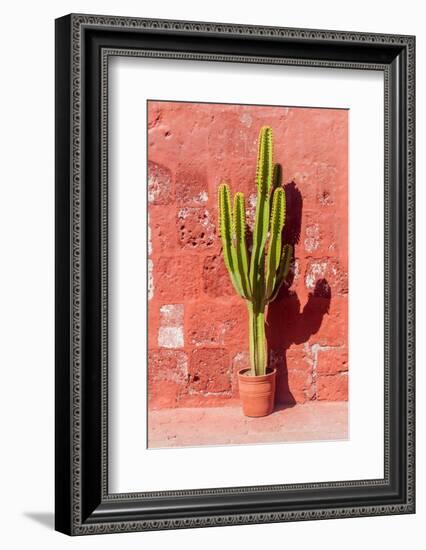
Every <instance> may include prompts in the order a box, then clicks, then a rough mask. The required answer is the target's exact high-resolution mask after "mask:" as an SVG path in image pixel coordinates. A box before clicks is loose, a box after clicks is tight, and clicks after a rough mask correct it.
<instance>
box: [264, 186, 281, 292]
mask: <svg viewBox="0 0 426 550" xmlns="http://www.w3.org/2000/svg"><path fill="white" fill-rule="evenodd" d="M284 221H285V193H284V190H283V188H282V187H278V188H277V189H275V191H274V195H273V200H272V213H271V230H270V235H269V247H268V255H267V259H266V290H265V295H266V297H267V299H268V298H269V297H270V296H271V295H272V293H273V290H274V287H275V279H276V275H277V269H278V267H279V265H280V261H281V233H282V230H283V226H284Z"/></svg>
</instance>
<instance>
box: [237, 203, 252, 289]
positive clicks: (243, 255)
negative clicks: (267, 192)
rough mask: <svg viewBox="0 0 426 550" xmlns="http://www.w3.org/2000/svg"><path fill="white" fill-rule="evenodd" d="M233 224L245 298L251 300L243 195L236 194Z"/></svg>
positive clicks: (239, 271) (240, 277) (240, 278)
mask: <svg viewBox="0 0 426 550" xmlns="http://www.w3.org/2000/svg"><path fill="white" fill-rule="evenodd" d="M233 222H234V236H235V260H236V266H237V267H238V273H239V280H240V282H241V289H242V292H243V294H244V297H245V298H246V299H247V300H249V299H250V298H251V290H250V281H249V273H248V256H247V245H246V207H245V200H244V194H243V193H235V196H234V214H233Z"/></svg>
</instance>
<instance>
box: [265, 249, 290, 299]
mask: <svg viewBox="0 0 426 550" xmlns="http://www.w3.org/2000/svg"><path fill="white" fill-rule="evenodd" d="M292 256H293V247H292V245H291V244H285V245H284V246H283V250H282V254H281V262H280V265H279V267H278V272H277V276H276V280H275V286H274V289H273V292H272V295H271V297H270V298H269V302H272V301H273V300H275V298H276V297H277V295H278V292H279V290H280V288H281V285H282V284H283V282H284V281H285V279H286V277H287V275H288V272H289V270H290V262H291V258H292Z"/></svg>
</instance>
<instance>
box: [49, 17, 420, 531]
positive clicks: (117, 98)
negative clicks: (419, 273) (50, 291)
mask: <svg viewBox="0 0 426 550" xmlns="http://www.w3.org/2000/svg"><path fill="white" fill-rule="evenodd" d="M414 56H415V38H414V37H413V36H399V35H384V34H366V33H354V32H342V31H325V30H307V29H292V28H280V27H260V26H246V25H235V24H232V25H230V24H218V23H202V22H189V21H169V20H151V19H149V20H148V19H138V18H127V17H115V16H114V17H109V16H97V15H79V14H72V15H68V16H65V17H62V18H60V19H57V20H56V384H55V391H56V431H55V435H56V446H55V451H56V474H55V475H56V480H55V481H56V513H55V516H56V529H57V530H58V531H61V532H63V533H66V534H69V535H85V534H99V533H119V532H126V531H145V530H157V529H180V528H189V527H206V526H220V525H239V524H248V523H267V522H285V521H300V520H314V519H327V518H349V517H359V516H374V515H384V514H407V513H414V511H415V498H414V495H415V480H414V474H415V472H414V461H415V455H414V453H415V451H414V385H415V384H414V375H415V373H414V284H415V283H414V177H415V174H414V170H415V164H414V163H415V159H414V154H415V146H414V139H415V135H414V134H415V112H414V109H415V95H414V94H415V88H414V85H415V74H414V68H415V58H414Z"/></svg>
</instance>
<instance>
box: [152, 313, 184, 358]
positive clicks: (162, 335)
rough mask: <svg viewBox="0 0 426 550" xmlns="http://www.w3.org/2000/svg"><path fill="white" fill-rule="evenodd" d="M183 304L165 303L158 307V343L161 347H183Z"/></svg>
mask: <svg viewBox="0 0 426 550" xmlns="http://www.w3.org/2000/svg"><path fill="white" fill-rule="evenodd" d="M183 315H184V306H183V304H167V305H164V306H161V308H160V328H159V330H158V345H159V346H160V347H161V348H168V349H176V348H183V345H184V336H183Z"/></svg>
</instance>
